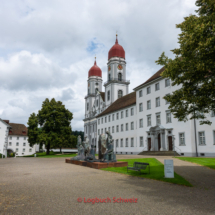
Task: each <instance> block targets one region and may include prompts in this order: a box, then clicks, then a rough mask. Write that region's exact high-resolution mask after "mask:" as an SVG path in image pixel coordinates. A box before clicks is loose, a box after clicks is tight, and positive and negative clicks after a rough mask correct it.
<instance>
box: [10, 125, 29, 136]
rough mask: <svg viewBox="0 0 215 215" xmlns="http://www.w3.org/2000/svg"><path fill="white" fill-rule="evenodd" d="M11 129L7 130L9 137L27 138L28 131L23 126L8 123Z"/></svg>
mask: <svg viewBox="0 0 215 215" xmlns="http://www.w3.org/2000/svg"><path fill="white" fill-rule="evenodd" d="M9 125H10V126H11V127H12V128H10V130H9V135H18V136H27V134H28V129H27V127H26V126H25V125H24V124H17V123H9Z"/></svg>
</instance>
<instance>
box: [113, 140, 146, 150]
mask: <svg viewBox="0 0 215 215" xmlns="http://www.w3.org/2000/svg"><path fill="white" fill-rule="evenodd" d="M139 140H140V147H143V137H140V138H139ZM123 141H124V140H123V139H116V147H117V148H118V147H124V142H123ZM119 142H120V144H119ZM125 147H134V138H133V137H132V138H130V143H129V138H125Z"/></svg>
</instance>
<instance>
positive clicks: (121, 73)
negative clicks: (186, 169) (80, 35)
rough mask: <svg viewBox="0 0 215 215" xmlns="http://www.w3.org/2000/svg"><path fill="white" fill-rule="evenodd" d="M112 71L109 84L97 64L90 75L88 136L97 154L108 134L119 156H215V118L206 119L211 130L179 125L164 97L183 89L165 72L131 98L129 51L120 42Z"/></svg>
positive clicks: (192, 123) (110, 63) (115, 48)
mask: <svg viewBox="0 0 215 215" xmlns="http://www.w3.org/2000/svg"><path fill="white" fill-rule="evenodd" d="M107 71H108V72H107V81H106V82H105V83H104V84H103V80H102V71H101V69H100V68H99V67H98V66H97V64H96V60H95V63H94V65H93V66H92V67H91V69H90V70H89V72H88V81H87V84H88V86H87V89H88V92H87V96H86V97H85V118H84V120H83V121H84V131H85V136H87V137H88V138H89V141H90V143H91V144H92V145H96V146H97V147H96V148H97V149H98V138H99V135H100V134H102V133H105V132H106V131H107V130H108V131H110V132H111V134H112V136H113V139H114V150H115V152H116V153H117V154H139V153H140V152H143V151H173V150H174V151H176V152H177V153H178V154H180V155H184V156H195V155H196V152H197V153H198V155H199V156H215V113H214V112H211V113H210V114H208V116H207V117H208V118H209V120H210V121H212V125H211V126H210V125H200V124H199V120H195V121H194V120H189V121H187V122H180V121H178V119H176V118H174V117H173V115H172V114H171V113H170V111H169V109H168V102H167V101H166V100H165V99H163V97H164V96H165V95H167V94H171V93H172V92H174V91H175V90H177V89H179V88H180V85H178V86H172V85H171V80H170V79H165V78H163V77H161V73H162V72H163V71H164V67H163V68H161V69H160V70H159V71H157V72H156V73H155V74H154V75H153V76H152V77H149V79H148V80H143V83H142V84H141V85H139V86H137V87H135V88H134V89H133V90H134V91H133V92H131V93H129V84H130V81H128V80H126V60H125V51H124V49H123V47H122V46H121V45H119V43H118V39H117V38H116V42H115V44H114V45H113V47H112V48H111V49H110V50H109V53H108V62H107ZM139 78H140V79H141V77H139ZM102 85H103V86H104V87H105V92H102ZM195 124H196V126H195ZM196 143H197V144H196Z"/></svg>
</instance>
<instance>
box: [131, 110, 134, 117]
mask: <svg viewBox="0 0 215 215" xmlns="http://www.w3.org/2000/svg"><path fill="white" fill-rule="evenodd" d="M133 115H134V108H131V116H133Z"/></svg>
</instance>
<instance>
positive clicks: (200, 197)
mask: <svg viewBox="0 0 215 215" xmlns="http://www.w3.org/2000/svg"><path fill="white" fill-rule="evenodd" d="M135 157H138V156H135ZM142 157H143V156H142ZM174 162H175V161H174ZM0 172H1V175H0V214H16V215H19V214H22V215H25V214H45V215H48V214H84V215H86V214H87V215H88V214H171V215H172V214H177V215H178V214H186V215H187V214H195V215H199V214H201V215H202V214H215V204H214V197H215V192H214V190H213V189H212V188H211V189H204V188H202V187H193V188H190V187H184V186H179V185H174V184H169V183H165V182H160V181H155V180H149V179H142V178H138V177H131V176H126V175H122V174H117V173H112V172H106V171H102V170H96V169H91V168H88V167H82V166H77V165H73V164H66V163H65V158H16V159H13V158H11V159H10V158H8V159H1V160H0ZM210 180H211V179H210V178H208V181H210ZM78 197H81V198H82V199H84V197H85V198H86V199H88V198H91V199H92V198H96V197H97V198H107V197H109V198H110V199H111V201H112V202H111V203H95V204H92V203H84V202H83V201H82V202H81V203H79V202H78V201H77V198H78ZM113 197H116V198H120V197H122V198H132V199H133V197H134V198H137V199H138V200H137V203H122V202H121V203H113Z"/></svg>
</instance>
